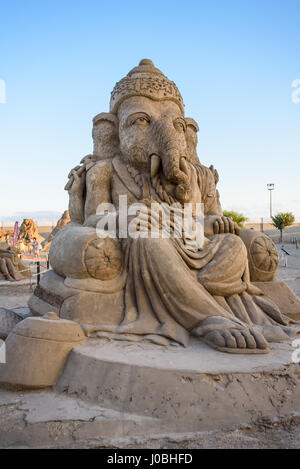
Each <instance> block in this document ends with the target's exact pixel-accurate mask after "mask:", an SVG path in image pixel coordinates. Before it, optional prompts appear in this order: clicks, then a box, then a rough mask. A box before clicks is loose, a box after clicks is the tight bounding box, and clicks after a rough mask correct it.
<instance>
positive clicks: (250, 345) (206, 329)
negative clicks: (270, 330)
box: [192, 317, 270, 354]
mask: <svg viewBox="0 0 300 469" xmlns="http://www.w3.org/2000/svg"><path fill="white" fill-rule="evenodd" d="M222 325H223V327H222ZM192 332H193V334H194V335H196V336H198V337H201V339H202V340H203V341H204V342H205V343H207V344H208V345H210V346H211V347H213V348H215V349H216V350H219V351H220V352H227V353H252V354H253V353H269V351H270V350H269V348H268V342H267V341H266V339H265V338H264V336H263V335H262V334H261V333H260V332H258V331H257V330H255V329H254V328H251V327H247V326H246V325H245V324H243V325H242V323H241V322H240V323H236V324H234V323H232V321H230V320H228V319H226V318H222V317H213V318H208V319H206V320H205V321H203V323H202V324H201V325H200V326H199V327H197V328H196V329H194V330H193V331H192Z"/></svg>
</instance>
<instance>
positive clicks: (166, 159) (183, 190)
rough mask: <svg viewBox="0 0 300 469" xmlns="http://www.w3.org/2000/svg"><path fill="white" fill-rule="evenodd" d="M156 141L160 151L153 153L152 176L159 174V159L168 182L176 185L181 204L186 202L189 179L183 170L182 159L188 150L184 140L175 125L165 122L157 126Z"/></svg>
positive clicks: (176, 194) (177, 197)
mask: <svg viewBox="0 0 300 469" xmlns="http://www.w3.org/2000/svg"><path fill="white" fill-rule="evenodd" d="M154 139H155V141H156V142H158V148H159V151H158V152H157V153H156V152H153V154H152V158H151V175H152V177H153V176H154V175H155V173H157V171H158V168H159V163H160V162H159V159H158V157H159V158H160V160H161V162H162V169H163V173H164V176H165V177H166V179H167V180H168V181H170V182H171V183H173V184H175V185H176V186H177V187H176V190H175V196H176V199H177V200H178V201H180V202H186V201H187V198H188V195H187V194H188V191H189V188H188V177H187V175H186V173H185V172H183V171H182V169H181V159H182V158H185V157H186V148H185V147H184V145H183V143H182V139H181V138H180V136H179V135H178V133H177V132H176V130H175V128H174V127H173V123H170V122H165V121H164V120H162V121H160V122H158V123H157V125H156V126H155V136H154Z"/></svg>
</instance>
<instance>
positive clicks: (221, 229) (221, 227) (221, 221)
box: [217, 218, 224, 234]
mask: <svg viewBox="0 0 300 469" xmlns="http://www.w3.org/2000/svg"><path fill="white" fill-rule="evenodd" d="M217 221H218V224H219V233H220V234H223V233H224V223H223V220H222V218H220V219H219V220H217Z"/></svg>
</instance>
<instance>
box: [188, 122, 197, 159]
mask: <svg viewBox="0 0 300 469" xmlns="http://www.w3.org/2000/svg"><path fill="white" fill-rule="evenodd" d="M185 123H186V143H187V149H188V159H189V161H191V162H192V163H198V164H199V158H198V155H197V143H198V138H197V132H198V131H199V126H198V124H197V122H196V121H195V120H194V119H192V118H191V117H186V118H185Z"/></svg>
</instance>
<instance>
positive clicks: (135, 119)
mask: <svg viewBox="0 0 300 469" xmlns="http://www.w3.org/2000/svg"><path fill="white" fill-rule="evenodd" d="M149 122H150V118H149V117H148V116H147V115H146V114H142V115H141V114H138V115H135V116H131V117H130V119H129V125H130V126H132V125H136V126H139V127H146V126H147V125H148V124H149Z"/></svg>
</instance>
